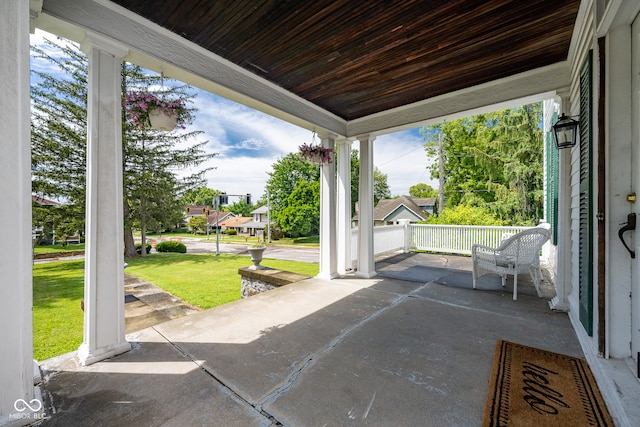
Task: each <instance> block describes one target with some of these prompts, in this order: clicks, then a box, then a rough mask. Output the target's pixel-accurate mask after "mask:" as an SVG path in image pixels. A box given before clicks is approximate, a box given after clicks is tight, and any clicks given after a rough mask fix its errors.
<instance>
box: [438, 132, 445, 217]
mask: <svg viewBox="0 0 640 427" xmlns="http://www.w3.org/2000/svg"><path fill="white" fill-rule="evenodd" d="M442 143H443V138H442V132H440V133H438V161H439V162H440V173H439V174H438V175H440V176H439V178H440V179H439V183H438V187H439V188H438V191H439V194H440V197H439V200H438V215H439V214H440V213H441V212H442V210H443V209H444V159H443V154H442Z"/></svg>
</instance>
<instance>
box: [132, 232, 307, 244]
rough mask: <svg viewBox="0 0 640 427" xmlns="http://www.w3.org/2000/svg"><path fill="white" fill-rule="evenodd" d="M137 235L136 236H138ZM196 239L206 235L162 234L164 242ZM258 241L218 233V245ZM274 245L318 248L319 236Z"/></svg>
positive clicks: (211, 236) (211, 238)
mask: <svg viewBox="0 0 640 427" xmlns="http://www.w3.org/2000/svg"><path fill="white" fill-rule="evenodd" d="M139 235H140V233H137V234H136V236H139ZM160 237H161V236H160V235H159V234H147V238H150V239H154V240H158V239H159V238H160ZM185 237H186V238H196V239H203V240H207V235H206V234H192V233H162V238H163V239H164V240H169V239H174V240H175V239H177V238H185ZM258 240H259V239H258V237H256V236H247V235H246V234H239V235H235V236H229V235H226V234H224V233H220V237H219V242H220V243H255V242H257V241H258ZM209 241H211V242H215V241H216V235H215V233H213V234H209ZM271 243H272V244H274V245H283V246H304V247H316V248H317V247H318V246H319V244H320V236H308V237H283V238H281V239H278V240H273V239H272V241H271Z"/></svg>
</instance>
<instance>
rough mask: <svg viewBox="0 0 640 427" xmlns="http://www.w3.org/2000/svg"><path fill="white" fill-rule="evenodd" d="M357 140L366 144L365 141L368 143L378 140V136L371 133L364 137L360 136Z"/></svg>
mask: <svg viewBox="0 0 640 427" xmlns="http://www.w3.org/2000/svg"><path fill="white" fill-rule="evenodd" d="M356 139H357V140H358V141H360V142H364V141H368V142H373V141H375V140H376V136H375V135H371V134H370V133H367V134H364V135H358V136H356Z"/></svg>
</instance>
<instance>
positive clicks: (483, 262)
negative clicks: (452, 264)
mask: <svg viewBox="0 0 640 427" xmlns="http://www.w3.org/2000/svg"><path fill="white" fill-rule="evenodd" d="M547 240H549V230H548V228H547V227H535V228H531V229H528V230H525V231H521V232H520V233H517V234H514V235H513V236H511V237H509V238H507V239H506V240H504V241H503V242H502V243H501V244H500V246H499V247H497V248H491V247H489V246H484V245H480V244H475V245H473V247H472V248H471V256H472V259H473V288H474V289H475V288H476V279H477V278H479V277H481V276H484V275H485V274H498V275H500V276H501V277H502V286H505V285H506V281H507V275H509V274H512V275H513V299H514V300H517V299H518V273H524V272H526V271H529V273H530V274H531V278H532V279H533V284H534V285H535V287H536V291H537V292H538V296H542V295H541V293H540V279H541V277H542V274H541V273H540V248H542V245H544V243H545V242H546V241H547Z"/></svg>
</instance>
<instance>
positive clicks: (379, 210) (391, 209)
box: [353, 196, 435, 225]
mask: <svg viewBox="0 0 640 427" xmlns="http://www.w3.org/2000/svg"><path fill="white" fill-rule="evenodd" d="M434 205H435V198H428V199H425V198H417V197H411V196H400V197H397V198H395V199H384V200H380V201H379V202H378V205H377V206H376V207H375V208H374V209H373V221H374V225H389V224H397V223H398V221H399V220H401V219H408V220H409V222H420V221H426V219H427V217H428V216H429V215H431V214H432V213H433V208H434ZM425 208H430V210H431V212H429V211H428V210H427V209H425ZM358 219H359V214H357V213H356V215H354V216H353V222H354V224H357V223H358Z"/></svg>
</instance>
